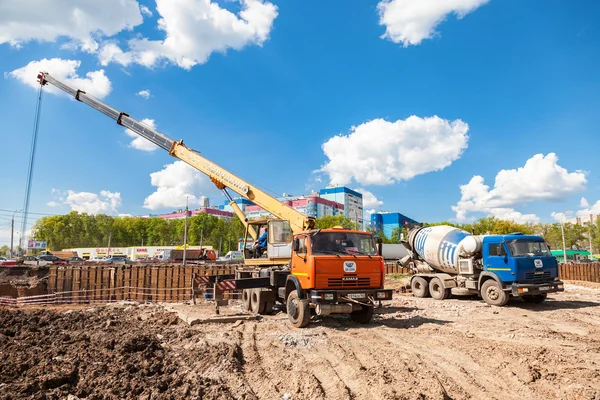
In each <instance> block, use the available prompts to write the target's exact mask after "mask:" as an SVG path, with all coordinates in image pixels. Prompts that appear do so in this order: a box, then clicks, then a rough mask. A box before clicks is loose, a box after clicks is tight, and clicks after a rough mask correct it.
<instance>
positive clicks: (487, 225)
mask: <svg viewBox="0 0 600 400" xmlns="http://www.w3.org/2000/svg"><path fill="white" fill-rule="evenodd" d="M184 223H185V222H184V220H183V219H171V220H167V219H162V218H136V217H111V216H108V215H103V214H98V215H89V214H86V213H78V212H77V211H72V212H70V213H68V214H66V215H56V216H48V217H43V218H41V219H39V220H37V221H36V223H35V225H34V227H33V229H32V234H33V237H34V238H35V240H45V241H47V242H48V247H49V248H51V249H55V250H62V249H67V248H76V247H98V246H108V242H109V238H110V246H111V247H127V246H173V245H175V246H176V245H181V244H183V240H184V238H183V236H184ZM187 224H188V230H187V243H188V244H190V245H205V246H212V247H213V248H215V249H217V250H219V252H220V253H225V252H227V251H230V250H235V249H237V243H238V240H239V239H240V238H242V237H243V236H244V226H243V224H242V223H241V221H240V220H239V219H237V218H231V219H229V220H225V219H223V218H218V217H215V216H213V215H209V214H204V213H200V214H198V215H195V216H192V217H189V218H188V220H187ZM336 225H340V226H343V227H345V228H352V229H357V228H358V229H360V227H357V226H356V224H355V223H354V222H353V221H352V220H350V219H348V218H346V217H344V216H342V215H339V216H325V217H323V218H319V219H317V221H316V227H317V228H321V229H325V228H330V227H332V226H336ZM423 225H425V226H433V225H450V226H455V227H457V228H460V229H463V230H465V231H467V232H471V233H473V234H475V235H482V234H507V233H511V232H523V233H525V234H534V235H539V236H542V237H543V238H544V239H545V240H546V241H547V242H548V244H549V245H550V247H551V248H552V249H562V234H561V224H560V223H546V224H543V223H537V224H531V223H529V224H518V223H515V222H512V221H506V220H501V219H497V218H494V217H487V218H481V219H479V220H477V221H475V222H473V223H471V224H456V223H452V222H448V221H443V222H436V223H424V224H423ZM373 233H374V234H375V235H377V236H380V237H382V239H383V242H384V243H399V242H400V237H401V234H404V235H406V231H405V229H399V228H398V229H395V230H394V231H393V232H392V235H391V236H390V237H386V236H385V235H383V234H382V232H373ZM564 233H565V244H566V247H567V248H569V249H570V248H573V247H575V248H581V249H589V237H590V234H591V238H592V245H593V248H594V250H595V251H598V249H600V221H597V222H596V223H595V224H592V225H591V226H590V225H584V226H582V225H577V224H571V223H565V224H564ZM6 250H7V249H5V248H4V247H2V248H0V253H2V254H4V253H5V252H6Z"/></svg>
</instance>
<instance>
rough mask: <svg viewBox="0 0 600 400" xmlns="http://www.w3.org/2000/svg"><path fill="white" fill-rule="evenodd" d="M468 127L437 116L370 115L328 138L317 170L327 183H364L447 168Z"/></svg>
mask: <svg viewBox="0 0 600 400" xmlns="http://www.w3.org/2000/svg"><path fill="white" fill-rule="evenodd" d="M468 130H469V126H468V125H467V124H466V123H464V122H463V121H461V120H459V119H457V120H454V121H452V122H450V121H448V120H445V119H442V118H440V117H438V116H433V117H428V118H420V117H417V116H414V115H413V116H411V117H408V118H407V119H406V120H398V121H395V122H389V121H386V120H383V119H374V120H372V121H368V122H365V123H363V124H361V125H359V126H353V127H352V128H351V133H350V134H348V135H337V136H334V137H332V138H331V139H329V140H328V141H326V142H325V143H324V144H323V145H322V148H323V152H324V153H325V155H326V156H327V157H328V158H329V162H327V163H326V164H325V165H324V166H323V167H322V168H321V169H320V172H325V173H327V174H328V175H329V178H330V181H331V184H339V185H345V184H348V183H349V182H350V181H351V180H352V179H354V180H355V181H356V182H358V183H360V184H363V185H388V184H392V183H394V182H397V181H401V180H409V179H411V178H413V177H415V176H417V175H421V174H425V173H427V172H432V171H438V170H442V169H444V168H446V167H447V166H449V165H450V164H452V162H453V161H454V160H456V159H458V158H459V157H460V156H461V155H462V152H463V151H464V150H465V149H466V148H467V142H468V140H469V137H468V135H467V132H468Z"/></svg>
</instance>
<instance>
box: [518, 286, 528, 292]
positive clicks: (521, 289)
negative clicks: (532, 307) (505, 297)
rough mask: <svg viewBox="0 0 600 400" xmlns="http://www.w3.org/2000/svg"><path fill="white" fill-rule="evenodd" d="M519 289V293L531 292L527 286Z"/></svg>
mask: <svg viewBox="0 0 600 400" xmlns="http://www.w3.org/2000/svg"><path fill="white" fill-rule="evenodd" d="M517 291H518V292H519V293H527V292H529V289H528V288H526V287H520V288H519V289H518V290H517Z"/></svg>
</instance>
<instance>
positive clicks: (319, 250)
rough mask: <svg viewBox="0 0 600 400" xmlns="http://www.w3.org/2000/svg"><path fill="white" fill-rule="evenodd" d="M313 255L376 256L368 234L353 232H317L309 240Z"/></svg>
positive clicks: (373, 244)
mask: <svg viewBox="0 0 600 400" xmlns="http://www.w3.org/2000/svg"><path fill="white" fill-rule="evenodd" d="M311 242H312V253H313V254H331V253H335V254H339V253H342V254H354V255H367V256H375V255H377V248H376V247H375V241H374V239H373V236H372V235H370V234H361V233H355V232H352V233H351V232H319V233H318V234H316V235H314V236H313V237H312V239H311Z"/></svg>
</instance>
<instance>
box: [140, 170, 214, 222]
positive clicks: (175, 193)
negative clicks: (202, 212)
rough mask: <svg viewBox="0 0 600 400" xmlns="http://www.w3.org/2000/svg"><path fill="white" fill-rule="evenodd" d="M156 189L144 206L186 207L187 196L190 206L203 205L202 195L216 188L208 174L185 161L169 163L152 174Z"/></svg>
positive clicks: (153, 208)
mask: <svg viewBox="0 0 600 400" xmlns="http://www.w3.org/2000/svg"><path fill="white" fill-rule="evenodd" d="M150 181H151V183H152V186H156V191H155V192H154V193H152V194H151V195H150V196H148V197H146V199H145V200H144V208H147V209H149V210H160V209H163V208H168V209H176V208H182V207H185V203H186V198H188V200H189V205H190V207H192V206H194V207H197V206H200V205H202V197H204V196H206V195H207V194H208V193H209V192H210V193H216V188H215V186H214V185H213V183H212V182H211V181H210V180H209V179H208V177H207V176H206V175H204V174H203V173H201V172H198V171H197V170H195V169H194V168H192V167H190V166H189V165H187V164H186V163H184V162H183V161H175V162H174V163H172V164H167V165H165V166H164V168H163V169H162V170H160V171H158V172H153V173H151V174H150Z"/></svg>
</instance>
